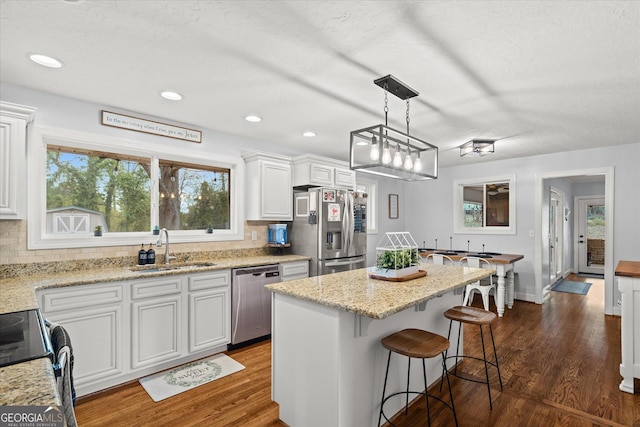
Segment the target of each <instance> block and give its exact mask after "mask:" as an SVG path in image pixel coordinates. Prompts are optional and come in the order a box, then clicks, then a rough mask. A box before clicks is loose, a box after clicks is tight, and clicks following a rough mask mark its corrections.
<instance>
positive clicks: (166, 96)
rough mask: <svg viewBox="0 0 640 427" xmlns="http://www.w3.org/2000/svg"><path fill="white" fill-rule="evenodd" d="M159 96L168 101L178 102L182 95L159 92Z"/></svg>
mask: <svg viewBox="0 0 640 427" xmlns="http://www.w3.org/2000/svg"><path fill="white" fill-rule="evenodd" d="M160 96H161V97H163V98H164V99H168V100H170V101H180V100H181V99H182V95H180V94H179V93H177V92H171V91H170V90H165V91H162V92H160Z"/></svg>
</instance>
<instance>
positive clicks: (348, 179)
mask: <svg viewBox="0 0 640 427" xmlns="http://www.w3.org/2000/svg"><path fill="white" fill-rule="evenodd" d="M293 186H294V187H300V186H316V187H338V188H346V189H350V190H355V186H356V174H355V171H352V170H351V169H349V166H348V164H347V163H344V162H340V161H337V160H333V159H329V158H326V157H320V156H314V155H311V154H307V155H304V156H299V157H296V158H294V159H293Z"/></svg>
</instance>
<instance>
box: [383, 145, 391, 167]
mask: <svg viewBox="0 0 640 427" xmlns="http://www.w3.org/2000/svg"><path fill="white" fill-rule="evenodd" d="M382 163H384V164H385V165H388V164H389V163H391V152H390V151H389V142H388V141H385V142H384V149H383V150H382Z"/></svg>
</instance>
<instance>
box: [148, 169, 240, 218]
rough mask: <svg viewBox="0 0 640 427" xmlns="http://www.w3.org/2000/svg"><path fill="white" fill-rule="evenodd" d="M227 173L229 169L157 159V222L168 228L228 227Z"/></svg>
mask: <svg viewBox="0 0 640 427" xmlns="http://www.w3.org/2000/svg"><path fill="white" fill-rule="evenodd" d="M229 175H230V174H229V169H222V168H216V167H209V168H205V167H202V166H196V165H185V164H180V163H176V162H171V161H167V160H160V173H159V177H160V185H159V188H158V191H159V200H160V209H159V218H160V219H159V222H160V224H161V225H162V226H163V227H166V228H167V229H168V230H203V229H208V228H212V229H222V230H228V229H229V226H230V222H229V185H230V182H229Z"/></svg>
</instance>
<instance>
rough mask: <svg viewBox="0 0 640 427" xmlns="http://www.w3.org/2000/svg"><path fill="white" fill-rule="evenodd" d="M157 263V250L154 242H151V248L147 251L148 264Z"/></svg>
mask: <svg viewBox="0 0 640 427" xmlns="http://www.w3.org/2000/svg"><path fill="white" fill-rule="evenodd" d="M155 263H156V251H154V250H153V244H152V243H149V250H148V251H147V264H155Z"/></svg>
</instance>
